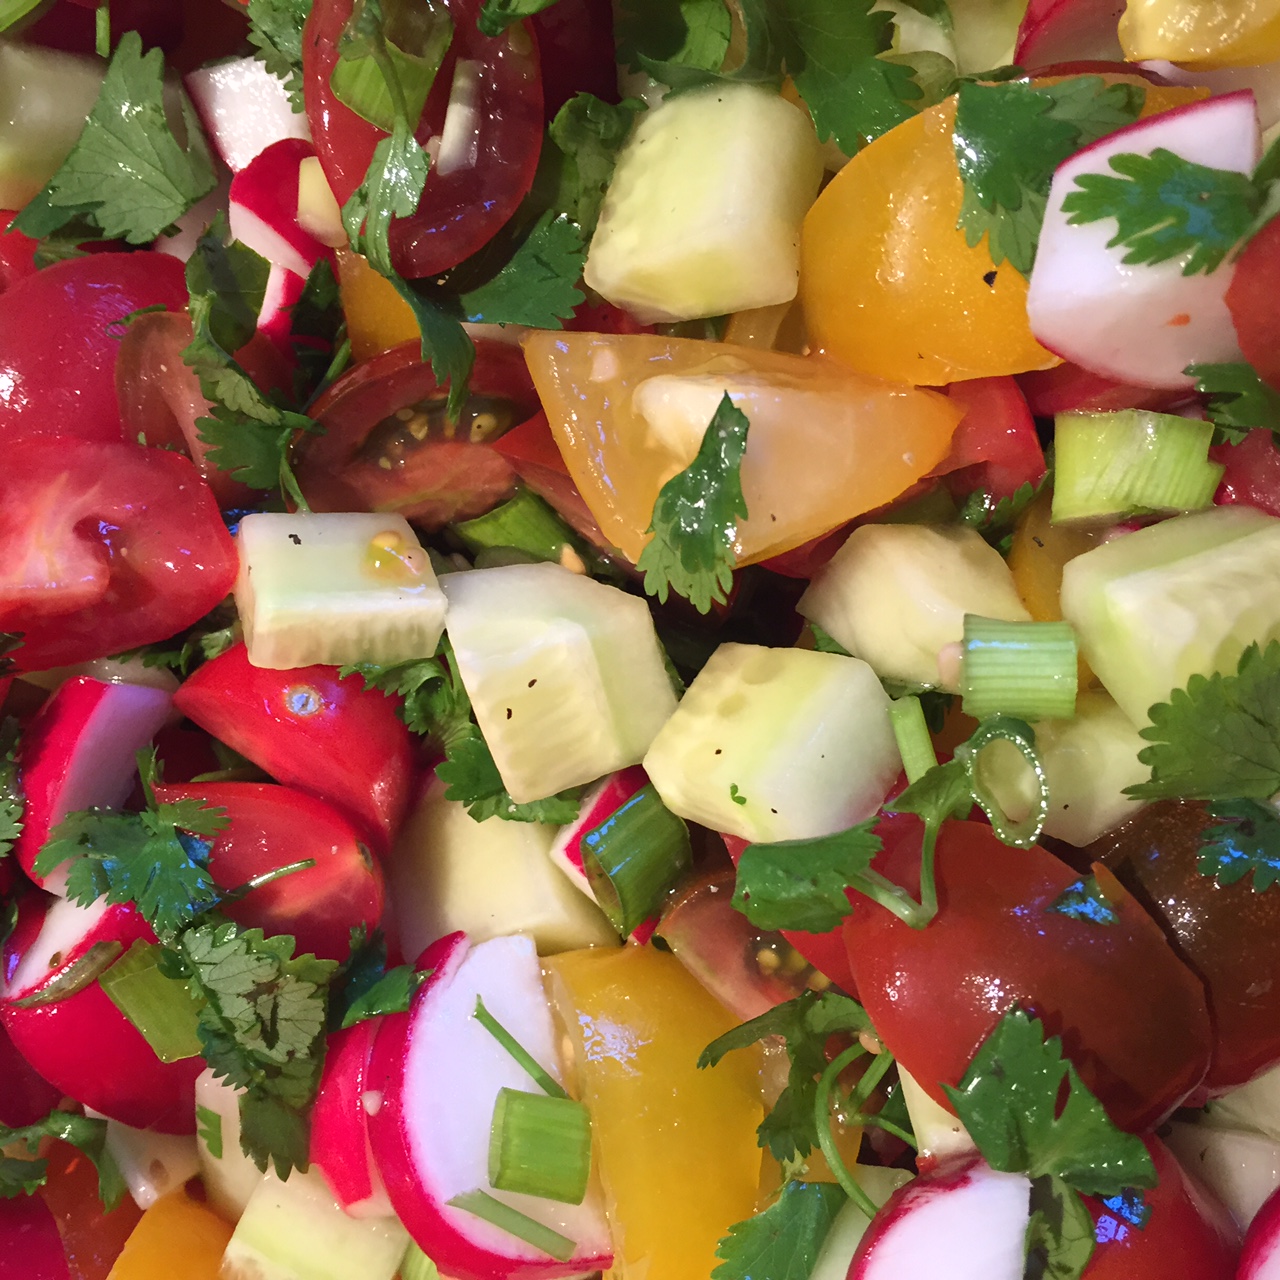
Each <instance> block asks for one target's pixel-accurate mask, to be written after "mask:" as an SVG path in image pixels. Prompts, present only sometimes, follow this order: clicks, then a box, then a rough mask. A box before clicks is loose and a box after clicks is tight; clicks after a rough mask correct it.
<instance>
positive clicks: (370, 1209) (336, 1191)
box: [311, 1018, 395, 1218]
mask: <svg viewBox="0 0 1280 1280" xmlns="http://www.w3.org/2000/svg"><path fill="white" fill-rule="evenodd" d="M382 1021H383V1020H382V1019H380V1018H369V1019H367V1020H366V1021H364V1022H357V1023H356V1025H355V1026H354V1027H347V1028H346V1029H344V1030H342V1031H335V1032H333V1033H332V1034H331V1035H330V1036H329V1041H328V1046H327V1048H326V1050H325V1058H324V1074H323V1075H322V1076H321V1077H320V1089H319V1092H318V1093H317V1094H316V1105H315V1109H314V1110H313V1111H312V1113H311V1163H312V1164H314V1165H315V1166H316V1167H317V1168H318V1169H319V1170H320V1172H321V1173H322V1174H323V1175H324V1180H325V1181H326V1182H327V1183H328V1184H329V1189H330V1190H331V1191H332V1192H333V1197H334V1199H335V1200H337V1202H338V1203H339V1204H340V1205H341V1206H342V1207H343V1209H344V1210H346V1212H347V1213H349V1214H350V1215H351V1216H352V1217H353V1218H372V1217H389V1216H390V1215H391V1214H393V1213H394V1212H395V1211H394V1210H393V1209H392V1207H391V1201H390V1200H389V1199H388V1198H387V1189H386V1187H385V1186H383V1184H382V1177H381V1175H380V1174H379V1173H378V1169H377V1166H376V1165H375V1164H374V1162H373V1152H372V1150H371V1149H370V1147H369V1125H368V1120H369V1116H370V1114H371V1113H373V1112H376V1111H377V1110H378V1108H379V1107H380V1106H381V1104H382V1097H381V1095H380V1094H379V1093H378V1092H377V1091H376V1090H373V1089H370V1088H369V1087H368V1086H369V1066H370V1062H371V1059H372V1055H373V1041H374V1037H375V1036H376V1035H377V1033H378V1028H379V1026H380V1025H381V1023H382Z"/></svg>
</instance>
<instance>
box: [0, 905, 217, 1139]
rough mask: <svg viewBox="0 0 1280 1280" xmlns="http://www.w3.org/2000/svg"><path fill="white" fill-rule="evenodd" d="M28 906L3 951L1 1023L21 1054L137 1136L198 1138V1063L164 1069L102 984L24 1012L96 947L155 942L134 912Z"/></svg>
mask: <svg viewBox="0 0 1280 1280" xmlns="http://www.w3.org/2000/svg"><path fill="white" fill-rule="evenodd" d="M46 902H47V903H48V906H47V909H46V906H45V903H42V902H40V901H37V900H36V899H34V898H28V899H27V900H26V901H25V902H24V903H23V905H22V908H21V910H20V912H19V918H18V924H17V927H16V928H15V929H14V931H13V934H12V935H11V936H10V938H9V940H8V942H7V943H6V944H5V949H4V975H3V976H4V985H3V987H2V988H0V1023H2V1024H3V1026H4V1029H5V1031H6V1032H7V1033H8V1034H9V1037H10V1038H11V1039H12V1041H13V1044H14V1047H15V1048H16V1049H17V1050H18V1051H19V1052H20V1053H21V1054H22V1056H23V1057H24V1058H26V1060H27V1062H28V1063H30V1065H31V1067H32V1068H33V1069H34V1070H35V1071H37V1072H39V1074H40V1075H41V1076H43V1077H44V1078H45V1079H46V1080H48V1081H49V1083H50V1084H52V1085H53V1086H55V1087H56V1088H58V1089H60V1090H61V1091H62V1092H63V1093H66V1094H68V1095H69V1096H71V1097H72V1098H74V1099H75V1100H76V1101H77V1102H81V1103H83V1104H84V1105H85V1106H87V1107H92V1108H93V1110H95V1111H98V1112H101V1113H102V1114H103V1115H105V1116H108V1117H110V1118H111V1119H112V1120H119V1121H120V1122H121V1123H122V1124H127V1125H131V1126H132V1127H133V1128H135V1129H158V1130H160V1131H161V1132H162V1133H192V1132H194V1130H195V1081H196V1076H198V1075H199V1074H200V1072H201V1071H202V1070H203V1068H204V1061H203V1059H201V1058H198V1057H197V1058H186V1059H183V1060H182V1061H180V1062H172V1063H164V1062H161V1061H160V1059H159V1058H157V1057H156V1055H155V1054H154V1053H153V1052H152V1049H151V1046H150V1045H149V1044H147V1042H146V1040H144V1039H143V1037H142V1034H141V1032H139V1031H138V1030H137V1028H136V1027H134V1025H133V1024H132V1023H131V1022H130V1021H129V1020H128V1019H127V1018H126V1017H125V1016H124V1014H123V1013H121V1012H120V1010H119V1009H117V1008H116V1006H115V1005H114V1004H113V1003H112V1002H111V1000H110V999H109V998H108V996H107V994H106V992H105V991H103V989H102V987H101V985H100V984H99V983H98V982H97V980H96V979H95V980H94V981H92V982H90V983H89V984H88V985H87V986H84V987H82V988H80V990H78V991H76V992H74V993H73V994H71V995H67V996H62V997H60V998H57V999H51V1000H50V1001H49V1002H48V1003H42V1004H34V1005H24V1004H22V1003H21V1001H23V1000H25V999H28V998H30V997H31V996H32V995H35V994H38V993H39V992H40V991H41V989H42V988H47V987H48V984H49V983H50V982H51V981H52V980H53V979H56V978H57V977H58V976H59V975H62V974H65V973H67V971H68V970H69V969H70V968H71V967H72V966H74V965H75V964H76V963H77V962H78V961H81V960H82V959H83V958H84V957H85V956H86V955H87V953H88V952H89V950H90V948H92V947H94V946H95V945H96V944H99V943H103V944H108V945H114V944H118V947H119V950H120V952H123V951H126V950H128V948H129V947H130V946H131V945H132V944H133V943H134V942H136V941H143V942H155V940H156V936H155V934H154V933H153V932H152V931H151V929H150V927H149V926H148V924H147V922H146V921H145V920H144V919H143V918H142V916H141V915H140V914H139V913H138V911H137V909H136V908H135V907H134V906H133V905H132V904H131V903H116V904H112V905H108V904H107V903H106V901H105V900H104V899H100V900H99V901H98V902H96V903H94V904H93V905H92V906H91V907H88V908H82V907H76V906H75V905H74V904H73V903H71V902H68V901H65V900H63V899H52V900H46Z"/></svg>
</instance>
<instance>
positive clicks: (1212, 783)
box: [1125, 640, 1280, 800]
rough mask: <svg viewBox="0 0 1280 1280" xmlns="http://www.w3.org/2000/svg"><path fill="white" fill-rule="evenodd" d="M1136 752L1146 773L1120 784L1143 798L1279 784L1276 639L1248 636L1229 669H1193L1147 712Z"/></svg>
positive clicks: (1255, 792) (1234, 795) (1241, 791)
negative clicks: (1262, 641)
mask: <svg viewBox="0 0 1280 1280" xmlns="http://www.w3.org/2000/svg"><path fill="white" fill-rule="evenodd" d="M1147 714H1148V715H1149V716H1150V717H1151V724H1149V725H1148V726H1147V727H1146V728H1144V729H1142V730H1141V734H1142V736H1143V737H1144V738H1146V739H1147V740H1148V741H1149V742H1150V743H1151V744H1152V745H1151V746H1149V747H1144V748H1143V749H1142V751H1140V752H1139V753H1138V759H1139V760H1141V761H1142V763H1143V764H1145V765H1148V766H1149V767H1150V769H1151V777H1150V779H1149V780H1148V781H1146V782H1139V783H1136V784H1135V785H1133V786H1130V787H1126V788H1125V794H1126V795H1132V796H1138V797H1139V798H1140V799H1143V800H1156V799H1160V798H1162V797H1167V796H1175V797H1182V798H1183V799H1186V800H1236V799H1240V798H1249V799H1254V800H1265V799H1267V797H1269V796H1272V795H1274V794H1275V793H1276V792H1277V791H1280V641H1274V640H1273V641H1272V642H1271V643H1270V644H1269V645H1268V646H1267V647H1266V649H1262V648H1260V647H1259V646H1258V645H1257V644H1251V645H1250V646H1249V647H1248V648H1247V649H1246V650H1245V651H1244V652H1243V653H1242V654H1241V655H1240V661H1239V663H1238V664H1237V666H1236V671H1235V674H1234V675H1222V674H1214V675H1211V676H1203V675H1193V676H1192V677H1191V679H1190V680H1188V681H1187V687H1186V688H1185V689H1175V690H1174V691H1173V693H1172V694H1171V695H1170V698H1169V701H1168V702H1158V703H1156V705H1155V706H1153V707H1152V708H1151V709H1150V711H1148V713H1147Z"/></svg>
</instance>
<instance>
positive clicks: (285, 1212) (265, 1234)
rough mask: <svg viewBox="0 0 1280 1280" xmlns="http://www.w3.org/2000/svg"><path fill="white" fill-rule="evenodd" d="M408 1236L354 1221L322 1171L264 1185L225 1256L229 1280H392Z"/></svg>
mask: <svg viewBox="0 0 1280 1280" xmlns="http://www.w3.org/2000/svg"><path fill="white" fill-rule="evenodd" d="M408 1243H409V1233H408V1232H407V1231H405V1229H404V1228H403V1227H402V1226H401V1225H400V1223H399V1222H397V1221H396V1219H395V1218H350V1217H348V1216H347V1215H346V1214H345V1213H343V1211H342V1209H341V1208H340V1207H339V1205H338V1204H337V1202H336V1201H335V1200H334V1198H333V1196H332V1194H331V1193H330V1191H329V1188H328V1187H327V1186H326V1185H325V1182H324V1179H323V1178H322V1177H321V1176H320V1174H319V1172H318V1171H316V1170H312V1171H311V1172H310V1173H299V1172H298V1171H297V1170H296V1169H295V1170H294V1171H293V1172H292V1173H291V1174H290V1175H289V1177H288V1179H287V1180H286V1181H284V1182H281V1181H280V1179H279V1178H277V1177H276V1176H275V1174H274V1173H268V1174H266V1175H265V1176H263V1177H262V1178H261V1180H260V1181H259V1183H258V1186H257V1188H256V1189H255V1190H254V1193H253V1195H252V1196H251V1197H250V1198H249V1203H248V1204H247V1205H246V1206H245V1210H244V1213H243V1214H242V1215H241V1217H240V1221H239V1222H238V1223H237V1224H236V1229H235V1233H234V1234H233V1235H232V1237H231V1242H230V1243H229V1244H228V1245H227V1251H226V1253H224V1254H223V1255H222V1270H221V1272H220V1273H219V1274H220V1275H221V1276H223V1277H225V1280H392V1277H393V1276H394V1275H395V1274H396V1271H397V1270H398V1269H399V1266H400V1259H401V1258H402V1257H404V1251H405V1247H406V1246H407V1245H408Z"/></svg>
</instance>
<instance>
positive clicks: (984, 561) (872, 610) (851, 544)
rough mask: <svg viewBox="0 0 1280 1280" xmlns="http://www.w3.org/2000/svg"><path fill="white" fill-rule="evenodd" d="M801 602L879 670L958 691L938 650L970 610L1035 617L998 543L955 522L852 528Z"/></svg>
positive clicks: (955, 639)
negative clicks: (990, 543)
mask: <svg viewBox="0 0 1280 1280" xmlns="http://www.w3.org/2000/svg"><path fill="white" fill-rule="evenodd" d="M796 607H797V608H798V609H799V611H800V612H801V613H802V614H803V615H804V616H805V617H806V618H808V619H810V621H812V622H816V623H817V624H818V625H819V626H820V627H821V628H822V629H823V630H824V631H826V632H827V633H828V634H829V635H831V636H832V637H834V638H835V639H836V640H838V641H839V642H840V643H841V644H842V645H844V647H845V648H846V649H848V650H849V652H850V653H852V654H854V655H855V656H856V657H859V658H862V659H863V660H864V661H865V662H868V663H870V664H871V666H872V667H873V668H874V669H875V672H876V674H877V675H880V676H883V677H885V678H886V679H891V680H901V681H903V682H905V683H907V684H914V685H925V686H937V687H941V688H945V689H948V690H949V691H950V692H952V693H954V692H957V686H956V684H955V681H954V678H945V673H943V672H940V671H939V670H938V654H939V653H940V652H941V651H942V650H943V649H944V648H945V647H946V646H947V645H950V644H958V643H959V642H960V641H961V640H962V639H963V638H964V616H965V614H966V613H973V614H978V615H979V616H981V617H983V618H997V619H999V620H1001V621H1004V622H1029V621H1030V620H1031V615H1030V614H1029V613H1028V612H1027V610H1026V607H1025V606H1024V605H1023V603H1022V601H1021V600H1020V599H1019V598H1018V592H1017V590H1016V589H1015V588H1014V585H1013V575H1012V574H1011V573H1010V572H1009V567H1008V565H1006V564H1005V562H1004V560H1003V559H1002V557H1001V555H1000V553H999V552H998V551H996V550H995V548H994V547H990V546H988V545H987V544H986V543H985V542H984V541H983V540H982V538H981V537H980V536H979V535H978V534H977V533H976V532H974V530H972V529H968V528H964V527H962V526H958V525H956V526H946V525H919V524H867V525H863V526H861V527H860V528H858V529H855V530H854V531H853V532H852V533H851V534H850V535H849V537H848V540H847V541H846V542H845V544H844V546H842V547H841V548H840V550H839V551H837V552H836V554H835V555H834V556H833V557H832V559H831V561H830V563H828V564H827V565H826V566H825V567H824V568H823V569H821V570H819V572H818V573H817V574H816V575H815V576H814V579H813V581H812V582H811V583H810V584H809V589H808V590H807V591H806V592H805V593H804V595H802V596H801V597H800V603H799V604H798V605H797V606H796Z"/></svg>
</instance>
